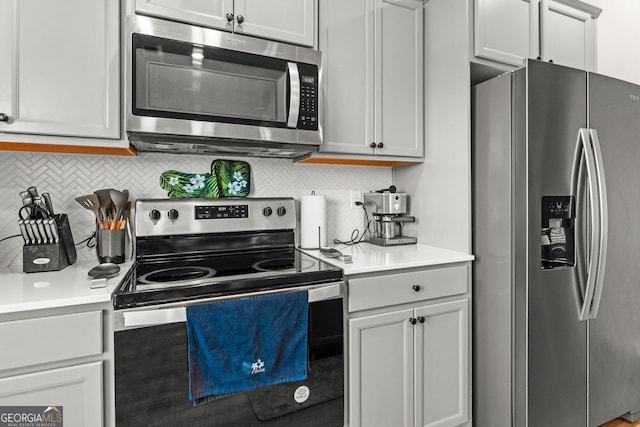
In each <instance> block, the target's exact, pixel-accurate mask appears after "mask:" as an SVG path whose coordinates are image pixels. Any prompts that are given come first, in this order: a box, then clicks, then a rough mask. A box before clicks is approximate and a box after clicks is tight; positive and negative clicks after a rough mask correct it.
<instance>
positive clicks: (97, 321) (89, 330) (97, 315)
mask: <svg viewBox="0 0 640 427" xmlns="http://www.w3.org/2000/svg"><path fill="white" fill-rule="evenodd" d="M0 343H2V351H0V371H2V370H9V369H14V368H22V367H27V366H32V365H38V364H41V363H49V362H58V361H62V360H67V359H74V358H78V357H85V356H93V355H99V354H101V353H102V312H101V311H90V312H85V313H73V314H64V315H59V316H49V317H40V318H35V319H26V320H15V321H11V322H2V323H0Z"/></svg>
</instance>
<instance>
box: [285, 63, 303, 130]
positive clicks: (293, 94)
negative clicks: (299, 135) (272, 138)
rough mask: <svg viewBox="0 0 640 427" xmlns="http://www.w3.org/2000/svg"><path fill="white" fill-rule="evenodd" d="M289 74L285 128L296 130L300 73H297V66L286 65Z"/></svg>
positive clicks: (292, 64) (298, 112) (293, 64)
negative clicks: (287, 117)
mask: <svg viewBox="0 0 640 427" xmlns="http://www.w3.org/2000/svg"><path fill="white" fill-rule="evenodd" d="M287 70H288V72H289V81H290V82H291V86H290V87H289V94H290V96H289V119H288V120H287V127H289V128H296V127H297V126H298V116H299V115H300V73H299V72H298V64H296V63H295V62H288V63H287Z"/></svg>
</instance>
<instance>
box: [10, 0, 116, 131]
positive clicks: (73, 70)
mask: <svg viewBox="0 0 640 427" xmlns="http://www.w3.org/2000/svg"><path fill="white" fill-rule="evenodd" d="M119 22H120V15H119V2H117V1H113V0H60V1H54V2H51V1H37V0H0V36H1V37H2V46H1V47H0V113H4V114H5V115H6V118H7V119H8V120H7V121H1V122H0V132H16V133H28V134H44V135H70V136H82V137H95V138H119V137H120V103H119V99H120V86H119V79H120V66H119V63H120V60H119V59H120V54H119V52H120V50H119V48H120V46H119V28H120V27H119ZM3 118H4V117H3Z"/></svg>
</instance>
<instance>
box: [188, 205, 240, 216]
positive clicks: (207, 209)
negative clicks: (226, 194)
mask: <svg viewBox="0 0 640 427" xmlns="http://www.w3.org/2000/svg"><path fill="white" fill-rule="evenodd" d="M226 218H249V206H248V205H226V206H196V219H226Z"/></svg>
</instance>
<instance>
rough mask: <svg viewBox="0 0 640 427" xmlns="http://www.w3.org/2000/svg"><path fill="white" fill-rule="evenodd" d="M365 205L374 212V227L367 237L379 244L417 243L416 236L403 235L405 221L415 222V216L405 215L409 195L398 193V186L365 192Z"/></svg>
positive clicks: (370, 241)
mask: <svg viewBox="0 0 640 427" xmlns="http://www.w3.org/2000/svg"><path fill="white" fill-rule="evenodd" d="M364 206H365V209H367V211H368V212H370V213H372V214H373V223H372V226H373V229H372V230H370V231H371V236H370V237H369V238H368V239H366V241H368V242H369V243H373V244H374V245H379V246H395V245H411V244H415V243H416V241H417V240H416V238H415V237H409V236H403V234H402V226H403V225H404V223H405V222H415V220H416V219H415V217H413V216H408V215H405V214H406V212H407V195H406V194H405V193H396V187H395V186H393V185H392V186H391V187H389V188H387V189H384V190H379V191H372V192H370V193H364Z"/></svg>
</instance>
